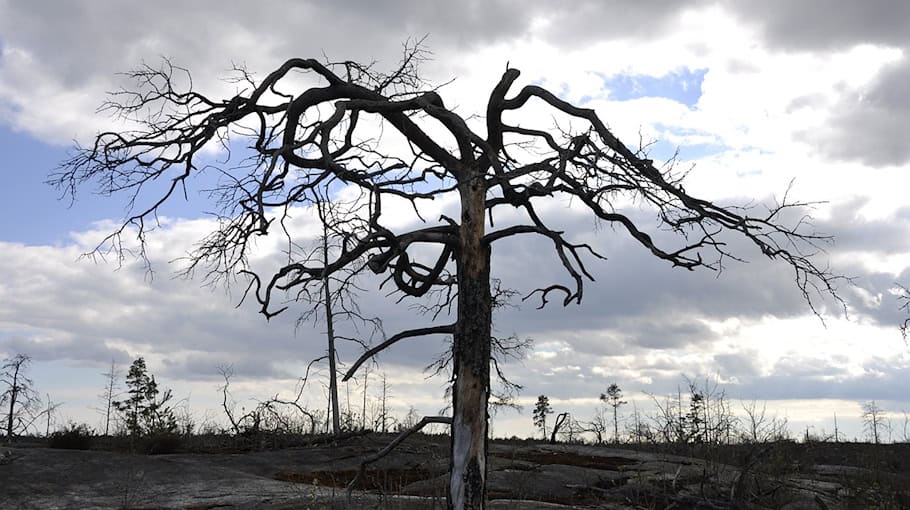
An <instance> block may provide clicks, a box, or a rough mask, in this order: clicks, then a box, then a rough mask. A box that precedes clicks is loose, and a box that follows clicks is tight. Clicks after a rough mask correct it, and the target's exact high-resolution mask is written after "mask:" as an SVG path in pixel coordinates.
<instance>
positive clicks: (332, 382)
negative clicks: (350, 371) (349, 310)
mask: <svg viewBox="0 0 910 510" xmlns="http://www.w3.org/2000/svg"><path fill="white" fill-rule="evenodd" d="M326 242H327V241H325V238H324V239H323V250H324V251H323V254H324V255H325V256H326V258H328V245H327V244H325V243H326ZM322 288H323V291H324V292H325V323H326V336H327V337H328V343H329V402H330V403H331V406H332V434H335V435H336V436H337V435H338V434H340V433H341V423H340V421H339V418H338V372H337V367H336V366H335V320H334V319H335V318H334V316H333V315H332V294H331V289H330V288H329V277H328V275H326V276H325V277H323V279H322Z"/></svg>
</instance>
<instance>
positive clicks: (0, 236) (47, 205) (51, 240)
mask: <svg viewBox="0 0 910 510" xmlns="http://www.w3.org/2000/svg"><path fill="white" fill-rule="evenodd" d="M70 149H71V148H69V147H60V146H56V145H49V144H46V143H43V142H41V141H39V140H37V139H35V138H33V137H31V136H30V135H28V134H26V133H22V132H18V131H14V130H12V129H10V128H9V127H7V126H3V125H0V154H2V155H3V158H0V176H2V177H3V182H4V185H3V186H0V218H3V221H0V241H6V242H16V243H23V244H29V245H57V244H65V243H67V242H68V241H69V233H70V232H77V231H84V230H87V229H89V228H91V226H92V224H93V223H95V222H97V221H100V220H108V219H109V220H115V221H116V220H122V219H123V218H124V217H125V216H126V214H127V212H128V210H127V206H128V200H129V198H130V195H129V192H121V193H118V194H115V195H113V196H103V195H99V194H98V193H97V188H96V187H95V183H94V182H87V183H84V184H83V185H82V186H81V187H79V188H78V189H77V190H76V191H77V192H76V197H75V200H74V201H73V200H71V199H70V197H69V196H68V195H66V194H64V193H62V192H61V191H60V190H57V189H56V188H54V187H53V186H51V185H49V184H47V180H48V179H49V178H50V174H51V173H53V172H54V171H55V169H57V168H58V166H59V165H60V164H61V163H62V162H63V161H65V160H66V159H67V157H68V151H69V150H70ZM238 149H240V146H239V145H238ZM240 150H241V152H237V153H235V154H234V157H233V158H232V161H231V162H230V164H234V165H236V164H238V163H240V160H241V159H242V158H243V157H244V155H243V154H242V149H240ZM219 159H223V154H217V153H212V154H211V155H205V156H203V157H202V158H200V161H198V162H197V163H198V164H199V166H205V165H214V166H217V165H218V164H219V161H218V160H219ZM179 173H180V171H179V170H177V169H175V170H174V171H173V172H172V173H171V174H169V175H168V176H166V177H163V178H161V179H159V180H158V181H156V182H154V183H151V184H150V185H149V186H146V187H145V189H144V190H143V192H142V194H141V195H140V197H139V199H138V200H137V202H136V205H135V208H134V210H133V212H137V211H138V210H139V208H142V207H148V206H149V205H150V204H152V203H154V202H153V199H154V198H156V194H160V193H161V192H163V191H164V190H165V189H166V188H167V187H168V186H169V185H170V182H171V178H172V177H173V176H175V175H177V174H179ZM219 175H220V174H219V173H218V172H217V171H216V170H214V169H207V170H206V171H205V172H203V173H201V174H200V175H198V176H193V177H192V178H191V179H188V181H187V188H186V198H184V190H183V188H180V187H178V189H177V190H175V196H173V197H172V198H171V200H169V201H168V202H167V203H166V204H164V205H163V206H162V207H160V209H159V215H161V216H166V217H171V218H190V219H192V218H201V217H204V216H206V215H207V213H208V212H210V211H212V210H214V209H215V208H216V206H215V204H214V203H213V202H212V200H210V199H209V198H208V192H207V191H206V190H208V189H211V188H213V187H214V186H215V185H216V184H217V182H218V179H219V178H220V177H219Z"/></svg>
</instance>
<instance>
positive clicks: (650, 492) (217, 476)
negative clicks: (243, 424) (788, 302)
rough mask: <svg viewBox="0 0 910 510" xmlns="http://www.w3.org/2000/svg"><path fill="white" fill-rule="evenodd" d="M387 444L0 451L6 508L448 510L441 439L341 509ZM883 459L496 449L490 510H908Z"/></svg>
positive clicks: (372, 481)
mask: <svg viewBox="0 0 910 510" xmlns="http://www.w3.org/2000/svg"><path fill="white" fill-rule="evenodd" d="M390 439H391V436H382V435H368V436H362V437H354V438H349V439H347V440H344V441H341V442H338V443H336V444H331V443H323V444H315V445H311V446H295V447H288V448H281V449H269V450H263V451H247V452H237V453H223V449H221V450H218V451H219V452H208V453H198V452H197V453H174V454H167V455H138V454H130V453H124V452H115V451H100V450H97V449H93V450H56V449H49V448H44V447H40V446H36V445H31V446H30V445H16V446H14V447H5V448H0V508H2V509H17V510H18V509H29V508H35V509H44V508H60V509H70V508H72V509H89V508H129V509H152V508H166V509H171V508H180V509H194V510H202V509H215V508H218V509H229V508H251V509H291V508H294V509H297V508H301V509H305V508H313V509H316V508H357V509H359V508H381V509H429V508H444V507H445V484H446V469H447V462H448V461H447V458H446V449H447V446H448V443H447V439H446V438H443V437H432V436H415V437H412V438H410V439H409V440H408V441H407V442H405V443H404V444H402V445H401V446H400V447H399V448H398V449H397V450H396V451H395V452H394V453H393V454H392V455H390V456H388V457H385V458H384V459H382V460H380V461H379V462H377V463H375V464H372V465H371V466H369V467H368V468H367V469H366V470H365V471H364V472H363V473H362V474H361V475H360V476H359V478H358V479H357V482H356V483H355V486H354V487H353V490H352V492H351V494H350V496H349V495H348V491H347V489H346V486H347V485H348V484H349V483H350V482H351V480H354V479H355V477H357V474H358V472H359V467H360V460H361V459H362V458H364V457H365V456H367V455H369V454H371V453H374V452H376V451H378V450H379V449H381V448H382V447H383V446H384V445H385V444H387V443H388V442H389V441H390ZM888 446H889V447H891V448H890V449H885V447H882V448H878V447H876V446H874V445H840V446H838V445H833V444H832V445H831V446H830V447H825V448H827V450H818V451H817V452H812V451H810V448H812V445H801V444H794V443H783V444H769V445H755V446H751V447H744V446H743V447H736V449H735V450H728V451H721V450H711V449H707V448H706V449H701V450H697V451H696V450H694V449H693V451H692V452H690V453H692V455H691V456H680V455H671V454H668V453H658V452H653V451H651V452H648V451H633V450H628V449H616V448H606V447H599V446H585V445H547V444H538V443H532V442H493V443H491V445H490V465H489V471H490V472H489V483H488V491H489V497H490V500H491V503H490V505H489V508H493V509H509V510H519V509H526V510H532V509H557V508H601V509H633V508H634V509H640V508H655V509H659V508H706V509H718V508H731V509H732V508H750V509H762V508H786V509H790V510H793V509H812V508H819V509H848V508H895V509H897V508H910V473H908V470H907V469H906V467H907V466H906V462H908V460H906V459H908V458H910V449H908V448H907V447H908V446H910V445H888ZM816 447H817V446H816ZM829 450H830V451H829ZM699 457H700V458H699ZM712 457H715V458H712ZM721 457H724V459H723V461H722V460H721ZM832 462H833V463H832ZM737 466H739V467H737Z"/></svg>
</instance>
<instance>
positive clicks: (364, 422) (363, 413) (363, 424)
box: [360, 366, 370, 430]
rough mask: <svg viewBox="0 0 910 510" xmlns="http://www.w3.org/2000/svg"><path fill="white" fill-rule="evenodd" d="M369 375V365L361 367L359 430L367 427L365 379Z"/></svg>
mask: <svg viewBox="0 0 910 510" xmlns="http://www.w3.org/2000/svg"><path fill="white" fill-rule="evenodd" d="M369 377H370V367H368V366H367V367H364V369H363V408H362V411H361V416H360V430H366V429H367V380H368V379H369Z"/></svg>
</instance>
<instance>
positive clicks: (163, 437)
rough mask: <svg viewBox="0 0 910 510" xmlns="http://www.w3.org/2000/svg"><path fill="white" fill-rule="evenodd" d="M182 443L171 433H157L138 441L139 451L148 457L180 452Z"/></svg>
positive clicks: (178, 436)
mask: <svg viewBox="0 0 910 510" xmlns="http://www.w3.org/2000/svg"><path fill="white" fill-rule="evenodd" d="M182 443H183V441H182V440H181V437H180V435H178V434H176V433H173V432H158V433H155V434H151V435H148V436H143V437H142V438H141V439H140V449H141V451H142V452H143V453H147V454H149V455H162V454H166V453H174V452H176V451H178V450H180V448H181V446H182Z"/></svg>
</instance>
